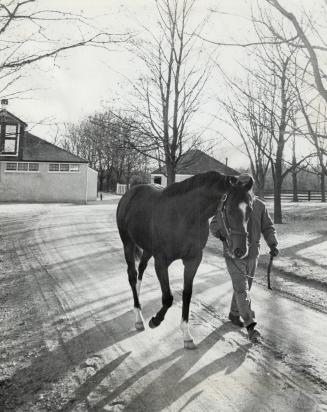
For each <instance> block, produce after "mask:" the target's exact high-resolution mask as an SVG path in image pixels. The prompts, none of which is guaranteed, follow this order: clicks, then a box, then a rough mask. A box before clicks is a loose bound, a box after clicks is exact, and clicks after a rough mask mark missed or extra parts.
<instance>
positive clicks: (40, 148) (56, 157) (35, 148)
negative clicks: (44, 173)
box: [22, 132, 88, 163]
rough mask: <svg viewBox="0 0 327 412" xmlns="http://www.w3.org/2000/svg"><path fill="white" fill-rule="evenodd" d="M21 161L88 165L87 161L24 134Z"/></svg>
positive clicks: (31, 135) (29, 134)
mask: <svg viewBox="0 0 327 412" xmlns="http://www.w3.org/2000/svg"><path fill="white" fill-rule="evenodd" d="M22 160H23V161H26V162H63V163H64V162H67V163H68V162H74V163H88V161H87V160H85V159H82V158H81V157H79V156H76V155H74V154H72V153H70V152H67V150H64V149H61V148H60V147H58V146H55V145H54V144H52V143H49V142H47V141H46V140H43V139H41V138H40V137H37V136H34V135H33V134H31V133H29V132H25V134H24V138H23V150H22Z"/></svg>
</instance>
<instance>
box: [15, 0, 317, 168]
mask: <svg viewBox="0 0 327 412" xmlns="http://www.w3.org/2000/svg"><path fill="white" fill-rule="evenodd" d="M262 2H263V0H262ZM41 3H42V7H44V8H47V7H49V8H51V9H57V10H62V11H72V12H75V13H83V14H84V15H86V16H91V17H92V18H93V19H94V20H93V22H94V24H96V25H97V26H99V27H103V28H105V29H108V28H110V31H111V32H113V33H126V32H130V33H133V34H135V35H140V36H142V35H144V34H145V30H144V28H142V26H146V27H149V28H154V27H155V22H156V9H155V6H154V1H152V0H51V1H50V0H49V1H48V0H42V2H41ZM250 3H251V0H248V1H247V0H232V1H231V0H219V1H218V0H198V2H197V5H196V9H195V13H194V17H193V18H194V22H195V21H200V20H201V19H203V17H205V16H206V15H207V14H208V12H209V10H217V11H219V12H226V14H220V13H219V14H218V13H213V14H212V15H211V18H210V20H209V21H208V23H207V25H206V29H205V33H204V34H205V35H206V37H208V38H210V39H212V40H218V41H236V42H241V41H244V40H246V39H251V38H252V37H253V32H252V28H251V24H250V23H249V21H248V20H247V17H249V16H250V14H251V7H250ZM284 4H285V5H287V7H288V8H291V7H293V10H297V7H298V1H294V0H288V1H284ZM303 4H304V6H305V7H307V8H309V9H310V10H312V12H314V11H315V9H319V7H321V1H319V0H317V1H314V0H304V1H303ZM65 30H66V29H65ZM65 35H67V36H68V37H69V35H70V32H69V30H67V32H66V33H65ZM212 50H213V49H212V47H211V46H209V45H208V49H207V53H212ZM248 53H249V50H246V51H245V50H244V49H240V48H220V49H219V50H218V51H217V52H216V54H215V56H217V59H218V60H219V63H220V64H222V65H223V66H224V69H225V70H227V71H228V73H229V74H230V75H231V76H234V75H235V76H237V75H238V73H239V72H240V70H241V69H240V66H239V64H238V63H239V62H240V61H242V59H243V60H244V58H246V57H245V56H246V54H248ZM205 58H207V55H205ZM139 74H140V73H139V68H138V65H137V62H136V60H135V57H133V56H131V55H130V54H129V53H128V52H127V51H126V49H125V48H124V47H123V46H113V47H112V48H111V50H110V51H107V50H103V49H95V48H91V47H88V48H80V49H76V50H74V51H70V52H67V53H66V54H65V55H62V56H60V57H59V58H57V59H56V60H55V61H53V60H49V61H46V62H45V61H43V62H42V63H40V64H38V65H37V66H34V67H33V68H29V71H28V73H26V77H25V80H24V81H23V82H22V83H21V84H20V87H21V88H32V89H33V92H30V93H29V94H27V95H26V96H27V97H28V99H17V100H12V101H11V102H10V106H9V110H11V111H12V112H14V113H15V114H16V115H18V116H19V117H21V118H22V119H23V120H25V121H26V122H27V123H29V126H30V128H32V131H33V132H34V133H36V134H38V135H39V136H40V137H43V138H46V139H49V140H51V139H53V137H54V135H55V133H56V128H55V127H54V126H52V125H53V124H54V123H58V124H60V125H61V124H63V123H65V122H78V121H79V120H80V119H82V118H84V117H86V116H87V115H89V114H92V113H93V112H94V111H95V110H101V108H103V107H105V106H111V107H114V108H124V106H126V104H127V102H128V98H129V94H130V91H131V83H132V82H133V79H136V78H137V76H138V75H139ZM219 77H221V76H220V74H219V72H218V71H215V72H214V73H213V74H212V76H211V79H210V82H209V83H208V86H207V89H206V92H205V93H206V103H205V104H204V105H203V107H202V110H203V113H201V117H198V118H199V119H201V120H200V121H199V120H198V123H199V124H198V127H199V128H201V127H203V128H204V129H207V131H206V133H210V134H211V136H212V137H214V136H217V142H219V144H218V145H217V147H216V148H215V155H216V156H217V157H218V158H219V160H222V161H224V159H225V157H227V156H228V157H229V163H230V165H231V166H234V167H236V166H239V163H240V162H244V163H246V160H245V158H244V156H242V155H241V154H240V153H241V151H242V147H239V146H240V142H239V141H237V140H235V142H234V147H233V146H231V145H230V144H228V143H227V142H226V141H224V140H223V139H222V138H221V136H220V135H219V133H223V134H224V133H226V127H225V126H224V125H223V124H217V122H216V121H215V122H214V121H212V114H213V113H215V111H217V110H218V106H217V103H216V101H215V99H214V97H215V96H216V95H217V94H218V95H219V93H220V90H222V89H220V85H221V79H220V78H219ZM39 122H43V124H39V125H38V124H37V123H39ZM201 123H202V124H201ZM217 131H218V134H217V133H216V132H217ZM219 136H220V137H219ZM236 147H239V149H237V148H236Z"/></svg>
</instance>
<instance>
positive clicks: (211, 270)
mask: <svg viewBox="0 0 327 412" xmlns="http://www.w3.org/2000/svg"><path fill="white" fill-rule="evenodd" d="M115 210H116V202H115V201H114V200H108V201H107V202H105V203H101V204H100V203H95V204H92V205H88V206H76V205H51V206H47V205H44V206H42V205H28V206H27V205H11V206H10V205H0V219H1V222H2V230H3V237H2V248H3V260H4V266H5V267H6V268H7V271H6V276H7V278H4V279H5V281H6V287H8V292H7V295H2V298H3V296H5V298H3V299H5V300H4V302H7V303H6V310H5V313H6V314H7V315H6V316H7V318H6V319H7V323H6V324H5V325H4V334H3V336H4V338H3V341H2V347H1V344H0V349H2V350H4V351H7V352H8V353H9V355H8V354H7V355H4V356H3V364H4V365H5V367H6V369H5V373H6V379H4V380H3V381H2V382H1V381H0V395H1V394H2V404H1V401H0V409H1V405H4V406H2V407H3V408H4V409H6V408H7V409H8V410H9V409H10V407H11V408H12V409H15V410H22V411H23V410H24V411H25V410H26V411H27V410H28V411H40V410H61V411H86V410H92V411H120V410H126V411H149V412H155V411H252V412H253V411H260V412H262V411H318V410H321V411H323V410H326V411H327V395H326V393H327V350H326V342H327V316H326V315H325V314H323V313H320V312H317V311H314V310H312V309H310V308H308V307H307V306H302V305H301V304H299V303H296V302H294V301H291V300H289V299H287V298H285V297H283V296H281V295H280V294H275V293H274V292H269V291H267V290H266V289H264V288H263V287H261V286H260V285H256V286H255V289H254V292H253V302H254V307H255V309H256V314H257V318H258V320H259V325H260V330H261V331H262V334H263V336H264V342H263V344H262V345H256V346H253V345H251V344H249V342H248V341H247V337H246V334H245V332H244V331H241V330H238V329H236V328H235V327H233V326H232V325H231V324H230V323H229V322H228V321H227V319H226V315H227V314H228V307H229V301H230V298H231V282H230V280H229V278H228V277H227V275H226V273H225V269H224V262H223V260H222V258H221V257H219V256H218V255H214V254H213V253H212V247H211V248H210V249H209V250H207V251H206V253H205V257H204V259H203V263H202V264H201V266H200V269H199V272H198V274H197V276H196V278H195V285H194V294H193V297H194V298H193V300H192V306H191V311H192V315H191V331H192V333H193V335H194V337H195V341H196V343H197V344H198V348H197V349H196V350H194V351H186V350H184V349H183V347H182V346H183V342H182V335H181V332H180V331H179V322H180V317H181V287H182V268H181V264H180V263H178V262H176V263H174V264H173V265H172V266H171V268H170V276H171V286H172V290H173V294H174V306H173V307H172V308H171V309H170V311H169V312H168V314H167V316H166V319H165V321H164V323H163V324H162V325H160V327H159V328H157V329H155V330H152V329H149V328H148V327H147V328H146V330H145V331H144V332H136V331H135V330H134V329H133V324H134V314H133V311H132V298H131V292H130V288H129V284H128V280H127V274H126V269H125V262H124V259H123V254H122V247H121V243H120V239H119V237H118V233H117V230H116V226H115ZM13 264H14V267H13ZM14 276H17V279H19V282H20V283H19V285H20V286H19V288H17V289H16V292H15V293H16V295H14V294H13V293H14V292H13V290H11V291H10V285H11V284H12V285H14V283H10V282H13V277H14ZM18 289H19V290H18ZM0 296H1V295H0ZM141 300H142V303H143V313H144V317H145V319H146V321H148V320H149V319H150V317H151V316H152V315H153V314H154V312H156V310H157V309H158V307H159V306H160V302H161V297H160V293H159V286H158V282H157V280H156V278H155V275H154V270H153V265H152V264H150V265H149V266H148V269H147V270H146V273H145V276H144V281H143V285H142V292H141ZM15 303H16V305H15ZM17 304H18V306H17ZM18 307H19V311H20V312H19V311H18V312H17V310H18V309H17V308H18ZM15 308H16V309H15ZM15 310H16V314H14V312H15ZM21 318H24V320H23V321H22V320H21ZM9 358H10V359H9ZM0 359H1V358H0ZM0 379H1V378H0ZM1 389H2V392H1ZM17 399H18V400H17Z"/></svg>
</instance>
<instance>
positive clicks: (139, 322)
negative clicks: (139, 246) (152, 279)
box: [124, 242, 144, 330]
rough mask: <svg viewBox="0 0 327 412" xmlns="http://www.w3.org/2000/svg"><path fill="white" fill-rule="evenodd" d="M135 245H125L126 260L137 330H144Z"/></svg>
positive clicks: (129, 243)
mask: <svg viewBox="0 0 327 412" xmlns="http://www.w3.org/2000/svg"><path fill="white" fill-rule="evenodd" d="M134 249H135V245H134V244H133V243H132V242H127V243H126V244H125V245H124V252H125V259H126V263H127V273H128V281H129V284H130V286H131V289H132V293H133V299H134V312H135V328H136V329H137V330H144V323H143V318H142V312H141V305H140V301H139V298H138V293H137V290H136V279H137V271H136V268H135V256H134Z"/></svg>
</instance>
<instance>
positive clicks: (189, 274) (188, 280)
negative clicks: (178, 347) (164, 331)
mask: <svg viewBox="0 0 327 412" xmlns="http://www.w3.org/2000/svg"><path fill="white" fill-rule="evenodd" d="M201 260H202V252H201V253H200V254H199V255H197V256H195V257H193V258H191V259H183V264H184V289H183V309H182V322H181V330H182V332H183V340H184V348H185V349H195V348H196V346H195V344H194V341H193V338H192V335H191V334H190V330H189V324H188V319H189V313H190V303H191V298H192V290H193V279H194V276H195V274H196V271H197V269H198V267H199V265H200V263H201Z"/></svg>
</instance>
